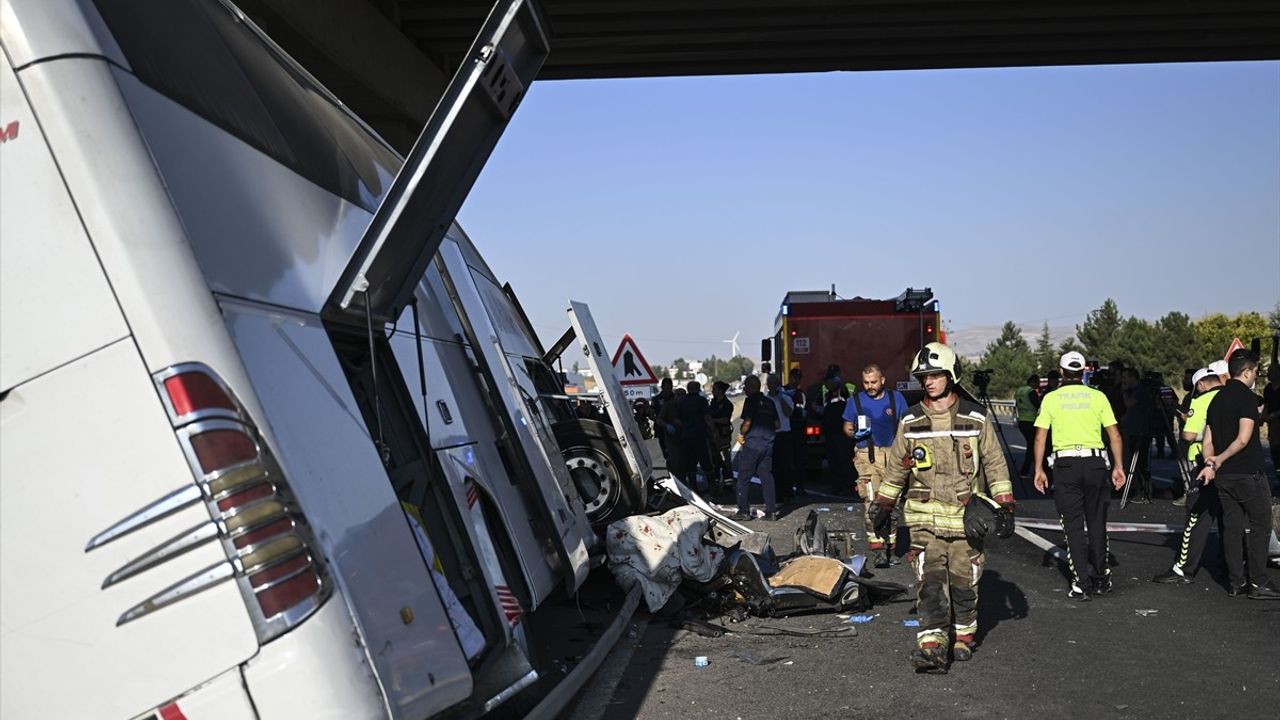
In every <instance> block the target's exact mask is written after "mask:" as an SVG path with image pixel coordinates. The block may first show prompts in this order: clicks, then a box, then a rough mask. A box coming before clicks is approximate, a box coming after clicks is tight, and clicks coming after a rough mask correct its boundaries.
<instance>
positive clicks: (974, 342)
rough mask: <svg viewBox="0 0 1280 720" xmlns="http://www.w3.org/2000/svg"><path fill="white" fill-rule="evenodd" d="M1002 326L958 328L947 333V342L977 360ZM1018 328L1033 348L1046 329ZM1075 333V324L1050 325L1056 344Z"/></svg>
mask: <svg viewBox="0 0 1280 720" xmlns="http://www.w3.org/2000/svg"><path fill="white" fill-rule="evenodd" d="M1001 327H1003V325H971V326H969V327H963V328H956V329H953V330H951V331H950V332H948V333H947V344H949V345H950V346H951V348H952V349H953V350H955V351H956V354H957V355H960V356H961V357H964V358H966V359H969V360H977V359H978V358H980V357H982V353H983V351H984V350H986V349H987V344H988V343H990V342H992V341H994V340H995V339H996V338H998V337H1000V328H1001ZM1018 329H1019V330H1021V331H1022V337H1024V338H1026V339H1027V343H1028V344H1029V345H1031V347H1032V349H1035V346H1036V338H1038V337H1040V331H1041V330H1043V329H1044V325H1043V324H1041V325H1029V324H1021V325H1018ZM1075 334H1076V328H1075V326H1074V325H1067V326H1059V327H1054V326H1052V325H1050V326H1049V337H1050V338H1052V339H1053V344H1054V345H1059V344H1061V343H1062V341H1063V340H1066V339H1067V338H1069V337H1071V336H1072V335H1075Z"/></svg>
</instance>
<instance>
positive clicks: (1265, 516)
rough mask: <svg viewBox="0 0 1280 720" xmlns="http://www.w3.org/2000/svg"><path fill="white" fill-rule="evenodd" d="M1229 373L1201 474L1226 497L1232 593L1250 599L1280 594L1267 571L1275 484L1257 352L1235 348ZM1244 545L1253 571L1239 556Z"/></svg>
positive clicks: (1213, 408)
mask: <svg viewBox="0 0 1280 720" xmlns="http://www.w3.org/2000/svg"><path fill="white" fill-rule="evenodd" d="M1227 371H1228V373H1229V374H1230V375H1231V379H1230V380H1228V381H1227V384H1226V387H1224V388H1223V389H1222V390H1221V391H1219V392H1218V394H1217V396H1216V397H1214V399H1213V402H1211V403H1209V412H1208V415H1207V420H1208V427H1206V428H1205V431H1204V469H1203V470H1201V471H1200V474H1199V476H1198V479H1199V480H1200V481H1202V482H1204V483H1205V484H1206V485H1207V484H1208V483H1215V484H1216V485H1217V486H1218V496H1219V499H1220V501H1221V502H1222V520H1223V525H1224V526H1225V530H1224V531H1223V537H1222V545H1223V547H1224V548H1225V549H1226V555H1227V573H1228V575H1229V576H1230V582H1231V587H1230V589H1229V590H1228V592H1229V593H1230V594H1231V595H1232V596H1235V595H1241V594H1243V593H1246V592H1247V593H1248V595H1249V599H1250V600H1280V591H1277V590H1276V589H1275V588H1274V587H1273V586H1272V585H1271V581H1270V579H1269V578H1268V577H1267V545H1268V543H1269V542H1270V540H1271V523H1272V520H1271V489H1270V488H1269V487H1267V480H1266V476H1265V475H1264V474H1263V458H1262V442H1261V440H1260V439H1259V433H1258V398H1257V396H1256V395H1254V394H1253V383H1254V382H1255V381H1256V380H1257V379H1258V356H1257V355H1254V354H1253V353H1251V352H1249V351H1247V350H1237V351H1235V352H1234V353H1232V354H1231V358H1230V360H1228V361H1227ZM1242 541H1243V543H1244V545H1245V554H1246V557H1247V559H1248V569H1249V576H1248V581H1247V582H1246V578H1245V564H1244V563H1243V562H1241V557H1240V545H1241V543H1242Z"/></svg>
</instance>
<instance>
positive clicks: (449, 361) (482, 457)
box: [391, 300, 558, 608]
mask: <svg viewBox="0 0 1280 720" xmlns="http://www.w3.org/2000/svg"><path fill="white" fill-rule="evenodd" d="M418 304H419V306H428V305H429V304H428V303H425V302H423V301H421V300H418ZM407 319H408V322H409V323H412V322H413V319H412V316H410V317H408V318H407ZM429 321H430V320H429V318H424V322H429ZM402 322H403V321H402ZM413 345H414V339H413V337H412V335H408V334H406V333H403V332H402V333H397V334H396V336H395V337H394V338H392V340H391V347H392V348H393V350H394V352H395V354H396V358H397V360H398V361H399V364H400V367H401V368H402V369H403V370H404V372H405V378H404V379H405V384H406V385H408V386H409V389H410V394H411V395H412V396H413V402H414V405H415V407H417V409H418V412H419V414H420V416H421V417H426V418H427V420H428V422H429V424H430V427H429V430H430V438H431V446H432V447H433V448H434V449H437V450H439V449H442V448H447V447H454V446H458V445H462V444H465V443H475V445H474V448H475V449H474V452H473V454H474V455H475V457H476V462H477V463H478V465H479V466H480V467H481V468H482V471H481V472H478V473H477V474H476V477H475V480H476V482H478V483H479V484H480V485H481V486H483V487H484V488H485V490H486V491H487V494H488V495H489V496H490V497H492V498H493V499H494V509H495V511H496V512H497V513H498V515H499V517H500V518H501V519H502V526H503V528H504V530H505V531H506V534H507V537H508V538H510V545H511V548H512V550H513V551H514V553H515V554H516V556H517V560H518V562H519V563H520V567H521V570H522V571H523V572H522V574H523V576H524V580H525V582H526V583H527V584H528V586H529V588H530V593H531V594H532V596H533V597H531V598H530V607H531V608H533V607H537V606H538V605H539V604H540V603H541V602H542V600H543V599H544V598H546V596H547V595H549V594H550V593H551V591H552V590H554V589H555V586H556V584H557V580H558V578H557V576H556V574H555V573H554V572H553V570H552V568H551V566H550V565H549V564H548V562H547V557H546V555H545V554H544V548H545V545H546V543H545V540H544V539H540V538H539V537H538V536H537V535H536V534H535V533H534V530H533V525H532V523H533V519H532V518H533V510H532V509H531V508H530V507H529V506H528V502H530V501H529V500H527V499H526V497H525V496H524V494H522V492H521V488H520V487H519V486H518V485H517V484H516V481H514V480H513V479H512V478H510V477H509V476H508V474H507V469H506V468H505V467H504V465H503V462H502V458H501V456H500V455H499V454H498V450H497V447H496V442H497V437H496V435H495V434H494V430H493V422H492V421H491V420H490V418H489V417H488V412H489V410H488V408H487V407H486V406H485V404H484V399H483V398H482V397H481V395H480V392H481V389H480V387H479V382H480V379H479V377H478V376H477V374H476V372H475V371H474V370H472V369H471V368H470V367H468V361H467V359H466V351H465V350H463V348H462V346H460V345H458V344H457V343H451V342H445V341H441V340H431V339H428V338H425V337H424V338H423V339H422V360H423V365H424V367H425V370H426V376H427V387H426V393H425V394H426V397H427V402H428V405H427V406H426V407H423V404H422V399H423V394H424V393H423V391H422V385H421V382H420V381H419V377H418V372H417V370H418V364H417V363H418V360H417V357H418V356H417V352H416V350H415V349H414V347H413ZM440 403H443V404H444V405H443V407H442V406H441V405H440ZM446 413H448V418H449V422H447V423H446V422H445V417H446Z"/></svg>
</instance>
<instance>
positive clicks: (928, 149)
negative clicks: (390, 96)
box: [460, 62, 1280, 363]
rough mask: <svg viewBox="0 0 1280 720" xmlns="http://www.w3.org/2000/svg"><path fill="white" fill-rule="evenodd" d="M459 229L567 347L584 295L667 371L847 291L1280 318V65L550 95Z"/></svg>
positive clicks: (953, 317)
mask: <svg viewBox="0 0 1280 720" xmlns="http://www.w3.org/2000/svg"><path fill="white" fill-rule="evenodd" d="M460 221H461V222H462V224H463V227H464V228H466V230H467V232H468V233H469V234H470V235H471V237H472V239H473V240H474V241H475V242H476V244H477V245H478V246H479V247H480V249H481V252H483V253H484V255H485V257H486V258H487V259H488V260H489V262H490V264H491V265H492V266H493V268H494V270H495V272H497V273H498V274H499V276H500V277H502V278H504V279H505V280H507V281H509V282H511V283H512V285H513V286H514V287H515V289H516V291H517V293H518V294H519V295H520V296H521V299H522V301H523V303H524V306H525V308H526V310H527V311H528V313H529V315H530V316H531V319H532V321H533V322H534V324H535V325H536V326H537V328H538V331H539V333H540V334H541V335H542V336H543V338H544V340H549V339H554V338H555V337H556V336H558V335H559V332H560V331H561V330H562V329H563V328H565V327H567V326H568V320H567V318H566V316H565V314H564V308H565V307H566V301H567V300H568V299H570V298H572V299H575V300H582V301H584V302H587V303H589V304H590V305H591V308H592V311H593V314H594V315H595V317H596V320H597V322H598V324H599V325H600V329H601V332H602V333H603V334H604V336H605V340H606V341H608V342H609V343H615V342H617V340H618V339H619V338H620V337H621V335H622V333H623V332H630V333H631V334H632V335H633V336H635V337H636V339H637V340H638V341H639V344H640V348H641V350H642V351H643V352H644V353H645V355H646V356H648V358H649V359H650V360H651V361H653V362H659V363H666V362H668V361H670V360H671V359H673V358H675V357H676V356H684V357H686V358H691V359H700V358H703V357H706V356H707V355H710V354H711V353H716V354H718V355H720V356H721V357H724V356H726V355H727V350H728V347H729V346H728V344H727V343H722V342H720V341H721V340H723V339H726V338H729V337H732V336H733V334H734V333H735V332H737V331H741V333H742V336H741V339H740V341H739V342H740V344H741V347H742V351H743V354H745V355H747V356H748V357H752V358H757V356H758V353H759V339H760V338H762V337H765V336H767V335H769V334H771V333H772V323H773V318H774V315H775V314H776V312H777V309H778V304H779V302H780V301H781V299H782V296H783V295H784V293H785V292H786V291H788V290H804V289H823V288H829V287H830V286H831V285H832V284H833V283H834V284H835V286H836V290H837V292H838V293H839V294H840V295H842V296H845V297H852V296H855V295H862V296H866V297H892V296H894V295H897V294H898V293H900V292H901V291H902V290H903V289H904V288H906V287H907V286H908V285H911V286H915V287H923V286H930V287H932V288H933V289H934V292H935V293H936V295H937V296H938V297H939V298H940V299H941V302H942V311H943V316H944V318H945V319H946V320H947V321H948V322H949V323H950V324H951V326H952V328H953V329H960V328H964V327H970V326H974V325H991V324H998V323H1002V322H1004V321H1005V320H1014V321H1017V322H1026V323H1034V324H1037V325H1038V324H1039V323H1040V322H1042V321H1044V320H1047V321H1048V322H1049V324H1050V325H1054V326H1058V325H1063V326H1070V325H1074V324H1076V323H1078V322H1080V321H1081V320H1083V318H1084V315H1085V313H1087V312H1088V311H1089V310H1091V309H1093V308H1095V307H1097V306H1098V305H1100V304H1102V301H1103V300H1104V299H1105V298H1107V297H1112V298H1115V300H1116V302H1117V303H1118V304H1119V306H1120V310H1121V312H1122V313H1124V314H1126V315H1138V316H1140V317H1146V318H1151V319H1154V318H1156V317H1159V316H1160V315H1162V314H1164V313H1165V312H1167V311H1169V310H1181V311H1183V312H1186V313H1188V314H1190V315H1191V316H1192V317H1198V316H1201V315H1204V314H1206V313H1209V312H1217V311H1222V312H1228V313H1235V312H1239V311H1243V310H1260V311H1264V312H1265V311H1267V310H1270V309H1271V308H1272V307H1274V305H1275V303H1276V302H1277V301H1278V300H1280V63H1276V62H1266V63H1209V64H1178V65H1127V66H1099V67H1079V68H1076V67H1072V68H1026V69H997V70H947V71H908V72H863V73H822V74H807V75H767V76H763V75H755V76H740V77H700V78H662V79H636V80H595V81H561V82H544V83H537V84H535V85H534V86H533V87H532V88H531V90H530V92H529V94H528V96H527V99H526V100H525V102H524V104H523V106H522V107H521V108H520V110H519V112H517V113H516V115H515V117H514V119H513V121H512V124H511V125H510V126H509V127H508V129H507V132H506V134H505V135H504V136H503V138H502V141H501V142H500V143H499V145H498V148H497V150H496V151H495V152H494V154H493V156H492V158H491V159H490V161H489V163H488V165H487V167H486V168H485V170H484V172H483V174H482V175H481V177H480V180H479V181H478V182H477V184H476V187H475V189H474V190H473V191H472V193H471V196H470V198H469V199H468V200H467V203H466V205H465V206H464V208H463V210H462V213H461V217H460ZM593 249H594V252H593ZM1233 257H1242V259H1240V260H1233Z"/></svg>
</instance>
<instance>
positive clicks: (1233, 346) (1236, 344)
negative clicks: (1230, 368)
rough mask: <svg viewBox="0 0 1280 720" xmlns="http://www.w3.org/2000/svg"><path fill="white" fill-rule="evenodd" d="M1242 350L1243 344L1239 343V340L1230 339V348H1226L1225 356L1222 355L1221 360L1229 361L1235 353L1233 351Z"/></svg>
mask: <svg viewBox="0 0 1280 720" xmlns="http://www.w3.org/2000/svg"><path fill="white" fill-rule="evenodd" d="M1243 349H1244V343H1242V342H1240V338H1232V339H1231V347H1229V348H1227V354H1226V355H1223V356H1222V359H1223V360H1230V359H1231V353H1233V352H1235V351H1237V350H1243Z"/></svg>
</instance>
